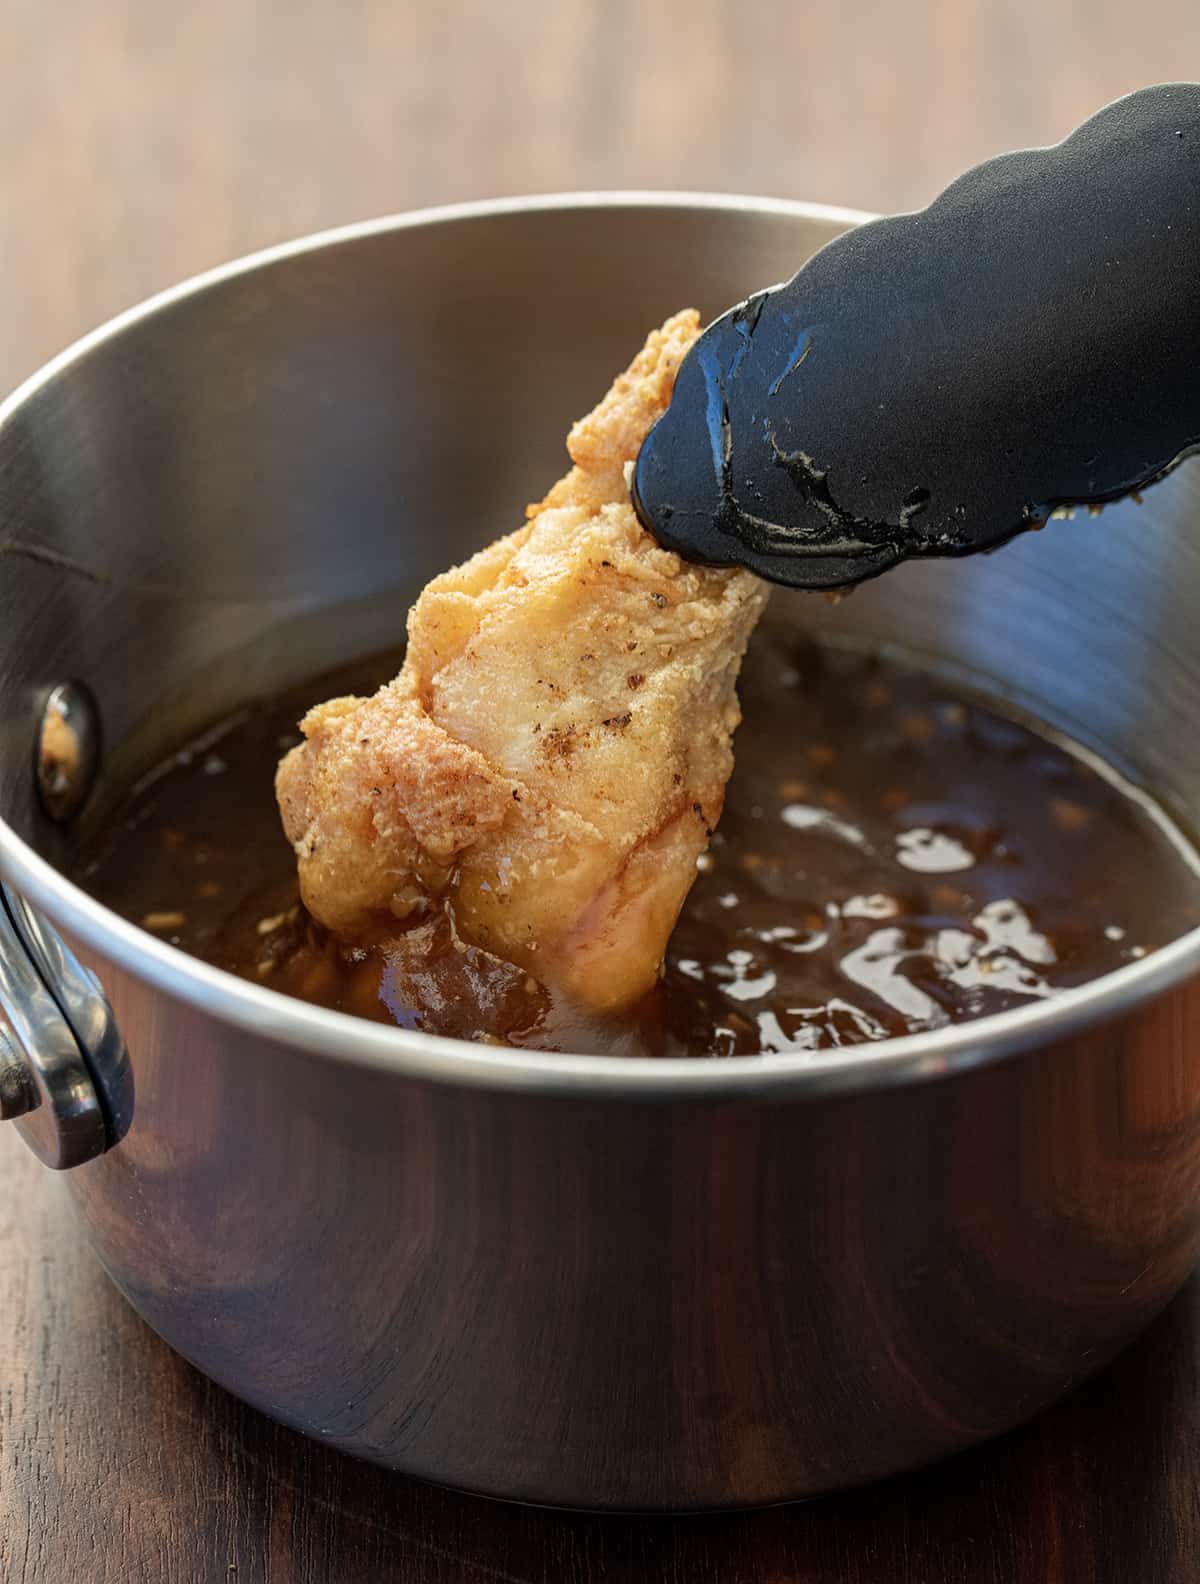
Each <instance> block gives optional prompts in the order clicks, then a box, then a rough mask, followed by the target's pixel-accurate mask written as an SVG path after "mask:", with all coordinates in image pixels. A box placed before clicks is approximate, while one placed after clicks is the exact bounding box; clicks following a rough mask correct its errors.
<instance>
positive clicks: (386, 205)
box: [0, 0, 1200, 1584]
mask: <svg viewBox="0 0 1200 1584" xmlns="http://www.w3.org/2000/svg"><path fill="white" fill-rule="evenodd" d="M0 21H2V23H3V45H2V47H0V149H2V150H3V153H2V154H0V160H2V162H3V170H2V179H0V278H2V280H3V285H4V293H5V309H4V312H3V313H2V314H0V386H3V387H5V388H7V387H8V386H11V385H12V384H14V383H15V382H16V380H17V379H19V378H20V377H21V376H22V375H24V374H26V373H28V372H29V371H30V370H32V369H33V368H34V367H36V366H37V364H38V363H39V362H41V361H42V360H43V359H44V358H45V357H46V356H48V355H49V354H51V353H52V352H54V351H55V350H57V349H58V348H59V347H61V346H62V345H64V344H65V343H66V342H67V341H69V340H70V339H72V338H73V337H74V336H75V335H77V334H79V333H80V332H82V331H83V330H85V329H87V328H89V327H90V326H91V325H93V324H95V323H96V322H98V321H99V320H101V319H103V318H104V317H106V316H107V315H109V314H110V313H112V312H114V311H116V310H118V309H119V308H121V307H124V306H126V305H128V304H130V303H132V302H135V301H136V300H138V299H139V298H140V297H142V296H144V295H146V294H147V293H148V292H150V291H153V290H155V289H157V288H159V287H162V286H165V285H168V284H170V283H171V282H173V281H174V280H177V279H179V278H180V277H182V276H185V275H187V274H190V273H192V272H194V271H196V270H198V269H202V268H204V267H206V266H208V265H210V264H214V263H217V262H219V261H220V260H222V259H225V258H228V257H231V256H234V255H236V254H238V253H241V252H244V251H247V250H249V249H251V248H255V247H259V246H263V245H265V244H268V243H271V242H274V241H278V240H281V239H283V238H285V237H289V236H293V235H297V234H300V233H303V232H305V231H309V230H313V229H317V228H319V227H322V226H326V225H332V224H337V223H339V222H342V221H346V220H352V219H357V218H361V217H363V216H366V215H371V214H376V213H383V212H387V211H391V210H397V209H404V208H408V207H412V206H414V205H419V204H425V203H432V202H441V201H448V200H453V199H460V198H469V197H478V196H487V195H491V194H496V193H516V192H531V191H545V190H553V189H557V188H568V187H617V186H626V187H638V186H642V187H688V188H717V189H726V190H743V191H757V192H769V193H778V194H782V195H785V196H795V197H807V198H814V199H822V200H826V201H829V202H837V203H847V204H852V205H858V206H862V207H865V208H881V209H883V208H890V209H895V208H902V207H909V206H912V205H915V204H919V203H922V202H924V201H926V200H927V199H928V198H929V197H931V196H932V195H933V193H934V192H935V191H936V190H937V189H938V188H939V187H940V186H942V185H943V184H944V183H945V182H946V181H947V180H948V179H949V178H950V177H951V176H953V175H954V174H955V172H956V171H957V170H959V169H960V168H961V167H962V166H964V165H965V164H967V163H969V162H971V161H972V160H975V159H978V158H982V157H985V156H986V155H988V154H991V153H994V152H997V151H998V150H1000V149H1002V148H1004V147H1008V146H1013V145H1015V144H1022V143H1032V142H1041V141H1047V140H1052V139H1054V138H1057V137H1059V136H1061V135H1062V134H1063V133H1065V132H1066V131H1067V130H1068V129H1069V128H1070V127H1071V126H1072V125H1073V124H1074V123H1075V122H1076V121H1077V120H1079V119H1080V118H1081V117H1082V116H1083V115H1085V114H1086V113H1087V112H1088V111H1089V110H1091V109H1092V108H1094V107H1096V106H1098V105H1099V104H1101V103H1102V102H1104V101H1105V100H1107V99H1110V98H1112V97H1114V96H1115V95H1117V94H1119V93H1122V92H1125V91H1127V90H1128V89H1131V88H1134V87H1136V86H1138V85H1139V84H1141V83H1144V82H1148V81H1153V80H1157V79H1165V78H1172V77H1197V76H1200V11H1197V8H1196V6H1195V4H1194V0H1144V3H1143V4H1141V5H1139V6H1130V5H1128V3H1127V0H1008V3H1001V0H924V3H913V4H910V5H895V4H893V3H892V0H861V3H859V4H851V5H847V6H844V7H835V6H832V5H828V4H824V5H817V4H815V3H812V0H800V3H797V4H794V5H791V6H787V7H783V6H776V5H771V4H767V3H765V0H688V3H678V0H658V3H644V4H641V5H638V4H635V3H634V0H607V3H605V4H600V3H598V0H593V3H588V0H557V3H555V0H508V3H503V0H480V3H475V4H470V3H467V0H441V3H439V4H438V5H436V6H425V5H417V4H405V3H399V4H396V3H383V0H375V3H371V0H343V3H341V4H339V5H336V6H332V5H328V4H325V3H322V0H261V3H260V4H258V5H256V6H253V7H246V6H242V5H238V4H235V3H234V0H213V3H211V4H209V5H207V6H205V7H203V8H201V7H186V8H185V7H176V6H164V5H162V4H161V3H159V0H112V3H110V4H108V5H106V6H104V7H99V6H92V5H88V4H86V3H85V0H56V3H54V4H53V5H47V4H45V3H44V0H6V3H5V4H4V6H3V9H2V15H0ZM0 1250H2V1251H3V1253H2V1257H0V1578H3V1579H4V1580H5V1581H6V1584H8V1581H11V1584H66V1581H74V1580H77V1579H78V1580H84V1579H86V1580H95V1581H96V1584H116V1581H118V1580H120V1581H126V1580H138V1581H140V1580H146V1581H153V1584H159V1581H164V1580H165V1581H170V1584H176V1581H180V1584H192V1581H198V1584H207V1581H210V1580H223V1581H228V1580H236V1581H237V1584H251V1581H253V1584H258V1581H260V1580H262V1581H271V1584H274V1581H280V1584H343V1581H344V1584H351V1581H354V1584H361V1581H368V1580H370V1581H391V1580H404V1581H421V1584H425V1581H429V1584H441V1581H447V1584H449V1581H455V1584H476V1581H479V1584H504V1581H529V1584H534V1581H542V1580H545V1581H555V1584H558V1581H571V1580H579V1581H585V1580H591V1579H601V1578H603V1579H605V1580H608V1581H620V1580H634V1579H638V1580H643V1579H646V1580H650V1579H664V1580H678V1581H688V1584H691V1581H704V1580H713V1581H720V1584H757V1581H767V1580H771V1581H784V1580H788V1581H791V1580H805V1581H807V1580H821V1581H824V1580H836V1581H839V1584H841V1581H845V1584H860V1581H861V1584H891V1581H893V1580H895V1581H897V1584H898V1581H901V1580H904V1581H908V1584H976V1581H993V1584H1012V1581H1016V1580H1019V1581H1021V1584H1039V1581H1046V1584H1051V1581H1054V1584H1058V1581H1067V1584H1075V1581H1080V1584H1084V1581H1087V1584H1108V1581H1112V1584H1118V1581H1119V1584H1125V1581H1138V1584H1142V1581H1144V1584H1176V1581H1179V1584H1182V1581H1184V1580H1193V1579H1194V1578H1195V1577H1196V1576H1197V1574H1198V1572H1200V1371H1198V1367H1197V1366H1198V1358H1200V1285H1198V1284H1197V1283H1195V1282H1194V1283H1193V1284H1192V1285H1191V1286H1190V1287H1189V1288H1188V1289H1187V1290H1186V1291H1185V1293H1184V1294H1183V1295H1182V1297H1181V1298H1180V1299H1179V1300H1177V1302H1176V1303H1175V1304H1174V1305H1173V1306H1172V1308H1171V1309H1170V1310H1169V1311H1168V1313H1167V1314H1166V1316H1164V1318H1163V1319H1162V1320H1161V1321H1160V1322H1159V1323H1158V1324H1157V1326H1156V1327H1155V1328H1154V1329H1153V1330H1152V1332H1151V1333H1150V1334H1149V1335H1148V1336H1147V1338H1146V1339H1145V1340H1144V1341H1143V1342H1142V1343H1141V1344H1139V1345H1138V1346H1137V1347H1136V1348H1135V1349H1134V1350H1133V1351H1132V1352H1131V1353H1129V1354H1128V1355H1126V1357H1125V1358H1124V1359H1123V1360H1121V1361H1120V1362H1119V1363H1118V1364H1117V1365H1116V1366H1115V1367H1114V1368H1113V1369H1111V1370H1110V1371H1108V1372H1107V1373H1106V1374H1105V1375H1104V1376H1103V1377H1102V1378H1101V1379H1099V1380H1098V1381H1096V1382H1095V1383H1094V1384H1093V1385H1091V1386H1090V1387H1088V1388H1086V1389H1085V1390H1084V1391H1082V1392H1080V1393H1079V1394H1078V1395H1076V1396H1075V1397H1073V1398H1071V1399H1070V1400H1068V1401H1066V1402H1064V1403H1063V1404H1062V1405H1061V1406H1060V1407H1058V1408H1057V1409H1056V1410H1054V1411H1053V1412H1051V1413H1049V1414H1047V1415H1045V1416H1043V1417H1042V1418H1041V1419H1040V1420H1038V1421H1037V1422H1035V1423H1034V1424H1033V1425H1031V1426H1029V1427H1028V1428H1027V1429H1025V1430H1022V1431H1020V1432H1017V1433H1016V1434H1014V1435H1011V1436H1009V1437H1006V1438H1005V1439H1004V1440H1002V1441H1000V1442H998V1443H996V1444H994V1445H993V1446H991V1447H987V1448H984V1449H982V1450H980V1451H978V1452H975V1453H972V1454H969V1455H967V1456H965V1457H962V1458H960V1459H958V1460H956V1461H955V1462H954V1463H952V1464H949V1465H945V1466H943V1467H941V1468H939V1469H935V1470H932V1471H929V1472H927V1473H925V1474H922V1475H919V1476H914V1477H911V1478H908V1479H905V1480H902V1481H897V1482H893V1483H892V1484H890V1485H888V1486H886V1487H882V1488H879V1489H877V1490H874V1491H870V1492H865V1493H860V1494H853V1495H850V1496H846V1497H842V1498H837V1499H834V1500H829V1501H825V1502H822V1503H819V1504H812V1505H808V1506H803V1507H794V1508H786V1509H776V1510H773V1511H769V1512H761V1513H756V1514H745V1515H739V1516H735V1517H714V1518H703V1519H690V1520H672V1521H659V1520H647V1519H639V1520H629V1521H624V1520H614V1519H596V1518H589V1517H586V1516H571V1515H555V1514H544V1513H535V1512H531V1511H526V1510H522V1509H518V1508H505V1507H500V1506H495V1505H491V1504H488V1503H485V1502H481V1501H477V1500H473V1499H469V1498H465V1497H460V1496H456V1495H452V1494H449V1493H445V1492H440V1491H437V1490H433V1489H430V1488H427V1487H422V1486H418V1485H415V1484H411V1483H407V1482H405V1481H403V1480H399V1479H397V1478H395V1477H393V1476H389V1475H386V1474H384V1473H382V1472H380V1471H377V1470H374V1469H371V1468H368V1467H365V1466H361V1465H358V1464H355V1463H352V1462H351V1461H349V1460H348V1459H345V1458H341V1457H338V1456H335V1455H332V1454H329V1453H327V1452H325V1451H323V1450H322V1449H320V1448H317V1447H315V1446H312V1445H310V1444H309V1443H307V1442H305V1441H303V1440H302V1439H301V1438H299V1437H298V1436H296V1435H294V1434H293V1433H291V1432H288V1431H285V1430H282V1429H279V1428H277V1427H275V1426H274V1425H272V1424H270V1423H269V1422H268V1421H266V1420H265V1419H263V1418H261V1417H260V1416H258V1415H256V1414H254V1413H252V1412H250V1411H249V1410H246V1409H243V1408H241V1407H240V1406H239V1405H238V1404H237V1403H236V1402H234V1401H233V1400H232V1399H230V1398H229V1397H227V1396H226V1395H225V1394H224V1393H222V1392H221V1391H220V1390H218V1389H217V1388H215V1387H212V1386H209V1385H208V1384H207V1383H206V1382H205V1381H204V1380H203V1379H202V1378H201V1377H200V1376H198V1375H197V1374H196V1373H195V1372H194V1371H193V1370H191V1369H190V1368H189V1366H187V1365H186V1364H184V1363H183V1362H182V1361H180V1360H179V1359H178V1358H176V1357H175V1356H174V1355H173V1354H171V1353H170V1352H169V1351H168V1350H167V1349H166V1347H165V1346H164V1345H163V1344H162V1343H161V1342H159V1341H158V1340H157V1338H155V1337H154V1336H153V1334H152V1333H150V1332H149V1331H148V1329H147V1328H146V1327H145V1326H143V1325H142V1323H141V1322H140V1321H138V1320H137V1319H136V1318H135V1317H134V1315H133V1314H132V1312H131V1311H129V1310H128V1309H127V1308H126V1307H125V1305H124V1304H123V1302H122V1301H121V1300H120V1299H119V1297H118V1296H117V1295H116V1293H115V1292H114V1291H113V1290H112V1289H111V1288H110V1287H109V1285H108V1283H107V1281H106V1279H105V1278H104V1276H103V1275H102V1273H101V1272H100V1271H99V1269H98V1268H97V1266H96V1265H95V1263H94V1261H93V1260H92V1258H91V1256H90V1255H88V1254H87V1253H86V1252H85V1251H84V1250H83V1249H82V1248H81V1245H80V1243H79V1241H78V1238H77V1237H76V1235H75V1234H74V1231H73V1228H72V1226H71V1224H70V1221H69V1219H68V1217H67V1214H66V1207H65V1204H64V1202H63V1199H62V1196H61V1193H60V1192H59V1191H58V1185H56V1184H55V1182H54V1181H53V1180H52V1179H51V1178H50V1177H49V1176H48V1175H47V1174H45V1173H43V1172H42V1170H41V1168H40V1167H38V1166H37V1165H36V1163H35V1162H34V1161H33V1159H32V1157H30V1156H29V1155H28V1154H27V1153H26V1152H25V1151H24V1149H23V1147H22V1146H21V1144H20V1142H19V1140H17V1139H16V1138H15V1137H11V1136H7V1135H6V1136H2V1137H0Z"/></svg>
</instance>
